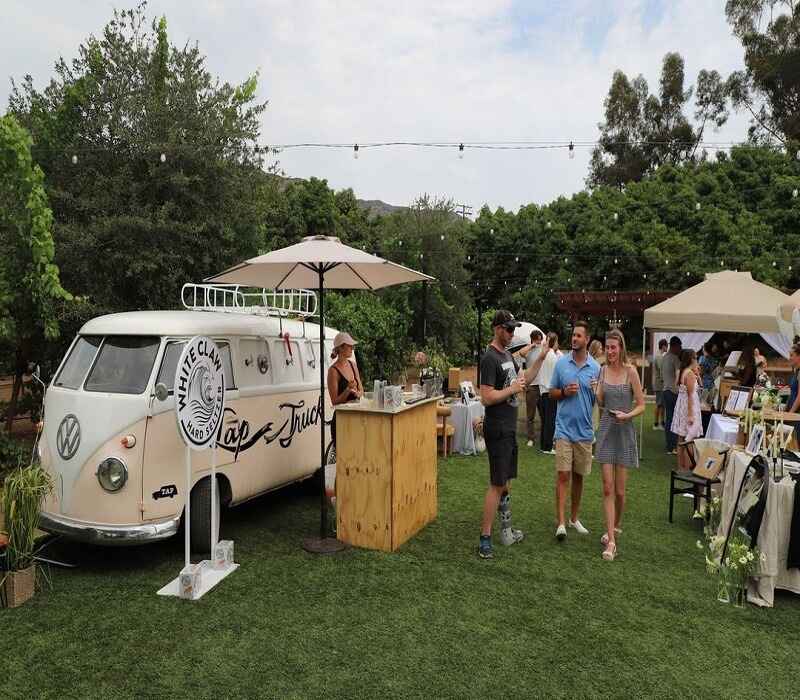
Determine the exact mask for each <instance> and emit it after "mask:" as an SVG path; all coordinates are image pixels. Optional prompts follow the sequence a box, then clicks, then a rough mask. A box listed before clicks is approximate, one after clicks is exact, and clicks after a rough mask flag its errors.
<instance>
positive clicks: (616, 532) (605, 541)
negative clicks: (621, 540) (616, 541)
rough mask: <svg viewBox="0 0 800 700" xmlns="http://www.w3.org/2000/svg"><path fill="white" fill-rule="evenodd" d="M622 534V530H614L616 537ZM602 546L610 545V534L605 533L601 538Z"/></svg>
mask: <svg viewBox="0 0 800 700" xmlns="http://www.w3.org/2000/svg"><path fill="white" fill-rule="evenodd" d="M621 534H622V530H620V529H619V528H618V527H615V528H614V536H615V537H616V536H617V535H621ZM600 544H602V545H603V546H604V547H605V546H606V545H607V544H608V533H607V532H604V533H603V536H602V537H601V538H600Z"/></svg>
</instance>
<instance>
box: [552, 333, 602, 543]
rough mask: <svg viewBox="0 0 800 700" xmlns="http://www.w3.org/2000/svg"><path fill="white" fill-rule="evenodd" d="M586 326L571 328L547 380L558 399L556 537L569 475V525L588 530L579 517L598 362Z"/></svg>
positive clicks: (561, 530)
mask: <svg viewBox="0 0 800 700" xmlns="http://www.w3.org/2000/svg"><path fill="white" fill-rule="evenodd" d="M588 345H589V326H588V324H587V323H586V321H578V322H577V323H575V325H574V326H573V329H572V352H571V353H569V354H567V355H564V356H563V357H562V358H561V359H559V361H558V362H557V363H556V367H555V370H554V371H553V379H552V381H551V383H550V400H551V401H552V400H554V401H556V402H557V403H558V411H557V413H556V431H555V436H554V438H555V443H556V517H557V519H558V527H557V528H556V538H557V539H558V540H559V541H561V540H563V539H564V538H565V537H566V536H567V528H566V526H565V516H564V511H565V510H566V502H567V485H568V484H569V483H570V478H571V479H572V489H571V496H570V500H571V502H570V506H571V518H570V521H569V526H570V527H571V528H573V529H575V530H576V531H577V532H578V533H580V534H581V535H587V534H589V531H588V530H587V529H586V528H585V527H584V526H583V525H582V524H581V521H580V520H578V511H579V510H580V506H581V496H582V495H583V477H584V476H586V475H588V474H589V473H590V472H591V471H592V438H593V437H594V429H593V427H592V407H593V406H594V402H595V391H596V389H597V378H598V377H599V376H600V365H598V364H597V362H595V360H594V359H593V358H592V357H591V356H590V355H589V353H588V351H587V348H588Z"/></svg>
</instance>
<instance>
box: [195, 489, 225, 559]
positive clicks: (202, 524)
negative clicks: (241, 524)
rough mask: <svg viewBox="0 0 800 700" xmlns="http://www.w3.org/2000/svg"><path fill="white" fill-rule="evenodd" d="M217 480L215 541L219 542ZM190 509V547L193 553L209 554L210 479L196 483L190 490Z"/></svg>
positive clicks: (219, 513) (219, 518)
mask: <svg viewBox="0 0 800 700" xmlns="http://www.w3.org/2000/svg"><path fill="white" fill-rule="evenodd" d="M219 486H220V484H219V480H217V528H216V530H217V533H216V534H217V540H219V522H220V520H221V512H220V494H219ZM191 499H192V500H191V509H190V513H189V520H190V523H191V530H192V531H191V533H190V538H191V546H192V551H193V552H211V479H210V478H205V479H203V480H202V481H198V482H197V484H195V487H194V488H193V489H192V495H191Z"/></svg>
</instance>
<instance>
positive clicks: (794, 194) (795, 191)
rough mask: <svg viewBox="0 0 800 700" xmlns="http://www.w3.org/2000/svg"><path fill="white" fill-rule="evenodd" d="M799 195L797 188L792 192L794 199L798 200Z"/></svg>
mask: <svg viewBox="0 0 800 700" xmlns="http://www.w3.org/2000/svg"><path fill="white" fill-rule="evenodd" d="M798 194H800V192H798V190H797V188H796V187H795V188H794V189H793V190H792V197H793V198H794V199H797V195H798Z"/></svg>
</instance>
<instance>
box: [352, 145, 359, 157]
mask: <svg viewBox="0 0 800 700" xmlns="http://www.w3.org/2000/svg"><path fill="white" fill-rule="evenodd" d="M353 158H355V159H356V160H358V144H354V145H353Z"/></svg>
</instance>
